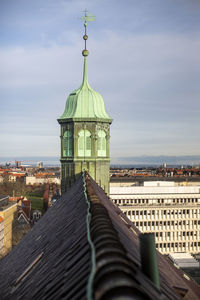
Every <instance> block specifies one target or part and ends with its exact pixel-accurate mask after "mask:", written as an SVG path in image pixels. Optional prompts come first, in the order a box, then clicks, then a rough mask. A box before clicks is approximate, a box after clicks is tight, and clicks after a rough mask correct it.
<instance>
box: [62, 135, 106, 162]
mask: <svg viewBox="0 0 200 300" xmlns="http://www.w3.org/2000/svg"><path fill="white" fill-rule="evenodd" d="M97 136H98V137H97V155H98V156H99V157H105V156H106V133H105V131H104V130H99V131H98V134H97ZM63 155H64V156H72V155H73V136H72V132H71V131H70V130H66V131H65V133H64V135H63ZM91 155H92V137H91V132H90V131H89V130H84V129H82V130H80V131H79V133H78V156H80V157H90V156H91Z"/></svg>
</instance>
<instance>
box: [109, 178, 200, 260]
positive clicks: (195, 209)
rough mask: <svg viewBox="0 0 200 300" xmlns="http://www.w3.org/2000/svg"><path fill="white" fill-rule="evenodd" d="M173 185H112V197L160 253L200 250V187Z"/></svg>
mask: <svg viewBox="0 0 200 300" xmlns="http://www.w3.org/2000/svg"><path fill="white" fill-rule="evenodd" d="M172 185H173V186H166V185H165V186H159V185H157V186H155V183H154V186H150V184H149V183H148V184H147V186H143V187H142V186H137V187H136V186H135V187H110V197H111V199H112V201H113V202H114V203H115V204H116V205H118V206H119V207H120V209H121V210H122V211H123V212H124V213H125V214H126V215H127V216H128V217H129V219H130V220H131V221H132V222H133V223H134V224H135V225H136V226H137V227H138V229H139V230H140V231H141V232H153V233H154V234H155V241H156V246H157V248H158V250H159V251H160V252H162V253H164V254H167V253H170V252H188V253H199V252H200V186H175V185H174V184H173V183H172Z"/></svg>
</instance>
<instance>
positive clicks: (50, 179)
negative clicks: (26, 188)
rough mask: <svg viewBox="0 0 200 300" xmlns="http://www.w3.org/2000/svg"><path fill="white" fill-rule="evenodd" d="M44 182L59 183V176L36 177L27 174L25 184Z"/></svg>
mask: <svg viewBox="0 0 200 300" xmlns="http://www.w3.org/2000/svg"><path fill="white" fill-rule="evenodd" d="M44 183H55V184H60V178H58V177H36V176H27V177H26V184H31V185H33V184H36V185H37V184H44Z"/></svg>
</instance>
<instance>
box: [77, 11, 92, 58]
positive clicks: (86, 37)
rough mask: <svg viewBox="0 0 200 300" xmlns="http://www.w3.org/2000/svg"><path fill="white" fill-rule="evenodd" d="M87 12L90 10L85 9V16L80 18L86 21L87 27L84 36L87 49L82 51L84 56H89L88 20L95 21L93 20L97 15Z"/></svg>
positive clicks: (85, 25)
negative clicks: (87, 42)
mask: <svg viewBox="0 0 200 300" xmlns="http://www.w3.org/2000/svg"><path fill="white" fill-rule="evenodd" d="M87 13H88V11H87V10H86V9H85V10H84V16H83V17H80V20H83V21H84V27H85V34H84V36H83V39H84V41H85V49H84V50H83V51H82V55H83V56H84V57H86V56H88V54H89V51H88V50H87V49H86V41H87V39H88V35H87V22H93V21H95V16H93V15H90V14H87Z"/></svg>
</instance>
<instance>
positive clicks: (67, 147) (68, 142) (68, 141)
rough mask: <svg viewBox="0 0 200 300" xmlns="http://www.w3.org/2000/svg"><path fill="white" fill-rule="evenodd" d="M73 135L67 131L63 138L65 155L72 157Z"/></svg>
mask: <svg viewBox="0 0 200 300" xmlns="http://www.w3.org/2000/svg"><path fill="white" fill-rule="evenodd" d="M72 150H73V149H72V133H71V131H69V130H66V131H65V133H64V137H63V155H64V156H72Z"/></svg>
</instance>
